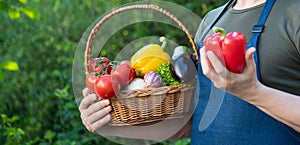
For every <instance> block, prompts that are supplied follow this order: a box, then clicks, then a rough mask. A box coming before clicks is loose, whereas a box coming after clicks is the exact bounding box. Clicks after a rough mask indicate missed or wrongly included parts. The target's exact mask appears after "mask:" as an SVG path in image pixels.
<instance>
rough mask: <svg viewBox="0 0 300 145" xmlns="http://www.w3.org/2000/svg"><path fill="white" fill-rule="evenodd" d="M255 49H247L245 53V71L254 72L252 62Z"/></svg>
mask: <svg viewBox="0 0 300 145" xmlns="http://www.w3.org/2000/svg"><path fill="white" fill-rule="evenodd" d="M255 51H256V49H255V48H254V47H251V48H249V49H248V50H247V51H246V54H245V60H246V68H245V71H251V72H256V71H255V70H256V65H255V62H254V53H255Z"/></svg>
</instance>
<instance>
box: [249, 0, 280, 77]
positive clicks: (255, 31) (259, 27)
mask: <svg viewBox="0 0 300 145" xmlns="http://www.w3.org/2000/svg"><path fill="white" fill-rule="evenodd" d="M274 2H275V0H267V1H266V4H265V6H264V8H263V10H262V12H261V14H260V17H259V19H258V22H257V24H256V25H254V26H253V27H252V36H251V39H250V42H249V43H248V44H247V49H248V48H250V47H255V48H256V51H255V53H254V60H255V64H256V73H257V78H258V80H260V79H261V76H260V69H259V62H258V54H257V53H258V41H259V38H260V35H261V33H262V32H263V30H264V27H265V23H266V20H267V18H268V16H269V14H270V12H271V9H272V7H273V5H274Z"/></svg>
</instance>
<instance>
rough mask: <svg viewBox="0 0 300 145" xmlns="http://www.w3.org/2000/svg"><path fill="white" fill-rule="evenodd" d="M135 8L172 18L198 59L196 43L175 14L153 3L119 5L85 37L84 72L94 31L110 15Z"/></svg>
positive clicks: (86, 70)
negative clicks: (183, 33)
mask: <svg viewBox="0 0 300 145" xmlns="http://www.w3.org/2000/svg"><path fill="white" fill-rule="evenodd" d="M136 9H145V10H152V11H156V12H159V13H161V14H163V15H165V16H167V17H169V18H170V19H171V20H173V21H174V22H176V23H177V24H178V26H179V27H180V28H181V29H182V31H184V32H185V34H186V36H187V37H188V39H189V42H190V43H191V44H192V47H193V50H194V52H195V57H196V60H198V59H199V56H198V53H197V47H196V44H195V42H194V39H193V37H192V35H191V34H190V32H189V31H188V29H187V28H186V26H185V25H184V24H183V23H182V22H181V21H180V20H178V18H177V17H176V16H174V15H173V14H172V13H170V12H169V11H167V10H165V9H162V8H160V7H159V6H157V5H153V4H137V5H129V6H125V7H120V8H118V9H116V10H113V11H111V12H110V13H108V14H106V15H105V16H104V17H103V18H102V19H101V20H99V21H98V23H96V25H95V26H94V27H93V29H92V30H91V32H90V33H89V37H88V39H87V43H86V48H85V60H84V65H85V72H86V74H88V73H89V72H90V70H89V65H90V62H91V53H92V43H93V40H94V38H95V36H96V33H97V32H98V30H99V29H100V28H101V27H102V25H103V24H104V23H105V22H106V21H107V20H109V19H110V18H111V17H113V16H115V15H117V14H120V13H122V12H125V11H130V10H136Z"/></svg>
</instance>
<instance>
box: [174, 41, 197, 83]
mask: <svg viewBox="0 0 300 145" xmlns="http://www.w3.org/2000/svg"><path fill="white" fill-rule="evenodd" d="M172 60H173V62H172V64H173V67H172V68H171V70H173V71H172V72H173V75H174V76H175V77H176V78H178V80H180V81H181V82H183V83H188V82H190V81H193V80H195V78H196V76H197V64H196V62H195V61H194V59H193V55H192V53H191V52H188V51H187V47H185V46H177V47H176V48H175V49H174V52H173V56H172Z"/></svg>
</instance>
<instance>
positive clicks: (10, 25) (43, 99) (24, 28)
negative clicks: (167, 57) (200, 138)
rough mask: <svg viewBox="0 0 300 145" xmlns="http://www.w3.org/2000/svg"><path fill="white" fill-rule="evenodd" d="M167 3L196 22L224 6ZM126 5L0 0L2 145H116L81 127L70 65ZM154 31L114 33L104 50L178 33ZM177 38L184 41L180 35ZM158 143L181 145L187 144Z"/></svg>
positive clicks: (103, 0)
mask: <svg viewBox="0 0 300 145" xmlns="http://www.w3.org/2000/svg"><path fill="white" fill-rule="evenodd" d="M167 1H168V2H173V3H176V4H179V5H181V6H184V7H186V8H188V9H190V10H191V11H193V12H194V13H195V14H197V15H198V16H199V17H202V16H204V15H205V14H206V13H207V12H208V11H210V10H211V9H213V8H215V7H217V6H220V5H222V4H224V3H225V2H226V0H193V1H191V0H167ZM129 2H135V1H134V0H122V1H119V0H87V1H73V0H51V1H50V0H48V1H45V0H44V1H42V0H0V100H1V103H0V114H1V117H0V144H4V145H15V144H24V145H32V144H41V145H50V144H51V145H52V144H55V145H69V144H74V145H77V144H78V145H80V144H87V145H89V144H100V145H110V144H115V143H113V142H110V141H108V140H106V139H105V138H102V137H101V136H96V135H94V134H92V133H89V132H88V131H87V130H86V129H85V128H84V126H83V125H82V123H81V120H80V117H79V111H78V107H77V104H76V102H75V99H74V95H73V91H72V63H73V57H74V53H75V50H76V47H77V45H78V42H79V41H80V38H81V36H82V34H83V33H84V32H85V30H86V29H87V28H88V27H89V26H90V25H91V23H92V22H93V21H94V20H95V19H97V18H98V17H99V16H101V15H103V14H104V13H106V12H108V11H110V10H112V9H113V8H116V7H119V6H121V5H123V4H126V3H129ZM156 26H157V25H155V24H154V25H153V24H151V23H143V24H136V25H131V26H128V27H126V28H124V29H123V30H122V31H120V32H118V33H116V34H114V35H116V36H118V37H114V38H115V39H114V38H112V39H111V40H110V42H109V43H108V44H107V46H106V47H108V48H116V47H118V46H122V45H125V44H124V43H126V40H134V39H137V38H139V37H142V36H147V35H151V34H153V33H154V34H155V33H162V34H165V35H166V36H170V37H171V36H173V35H174V34H176V33H177V32H176V31H175V30H168V29H167V27H168V26H167V25H166V26H161V25H160V27H156ZM149 28H151V29H149ZM166 29H167V30H168V31H163V30H166ZM131 32H134V33H131ZM122 36H126V37H124V40H120V39H122ZM176 37H179V38H180V37H182V38H184V37H185V36H184V34H182V33H180V34H178V35H176ZM116 38H117V39H116ZM125 39H126V40H125ZM182 41H186V40H184V39H183V40H182ZM182 43H188V42H182ZM114 52H116V51H115V50H114ZM111 53H113V52H103V53H102V54H101V55H108V54H111ZM108 57H109V56H108ZM158 144H161V145H169V144H176V145H184V144H189V139H186V140H180V141H176V142H162V143H158Z"/></svg>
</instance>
